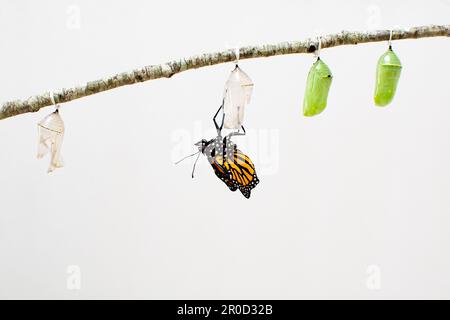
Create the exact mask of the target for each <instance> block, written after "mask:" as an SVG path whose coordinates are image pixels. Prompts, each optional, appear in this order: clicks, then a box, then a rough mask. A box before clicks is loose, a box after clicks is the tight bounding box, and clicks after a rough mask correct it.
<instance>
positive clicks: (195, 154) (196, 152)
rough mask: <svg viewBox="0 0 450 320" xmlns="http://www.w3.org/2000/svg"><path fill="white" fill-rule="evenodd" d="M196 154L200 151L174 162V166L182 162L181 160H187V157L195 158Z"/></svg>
mask: <svg viewBox="0 0 450 320" xmlns="http://www.w3.org/2000/svg"><path fill="white" fill-rule="evenodd" d="M197 153H200V151H197V152H194V153H193V154H190V155H188V156H186V157H184V158H183V159H181V160H178V161H177V162H175V164H179V163H180V162H181V161H183V160H185V159H187V158H189V157H192V156H195V155H196V154H197ZM199 156H200V154H199Z"/></svg>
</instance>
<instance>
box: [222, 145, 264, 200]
mask: <svg viewBox="0 0 450 320" xmlns="http://www.w3.org/2000/svg"><path fill="white" fill-rule="evenodd" d="M222 168H225V169H226V172H227V173H228V175H229V178H230V180H232V181H233V182H234V183H235V184H236V185H237V188H239V190H240V191H241V192H242V194H243V195H244V197H246V198H250V193H251V190H252V189H253V188H255V187H256V185H257V184H258V183H259V179H258V176H257V175H256V171H255V165H254V164H253V162H252V160H251V159H250V158H249V157H248V156H247V155H245V154H244V153H243V152H242V151H240V150H239V149H234V152H233V153H232V154H231V155H230V157H227V160H226V161H225V162H224V164H223V167H222Z"/></svg>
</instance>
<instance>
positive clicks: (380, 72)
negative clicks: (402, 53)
mask: <svg viewBox="0 0 450 320" xmlns="http://www.w3.org/2000/svg"><path fill="white" fill-rule="evenodd" d="M401 71H402V64H401V63H400V59H399V58H398V57H397V55H396V54H395V53H394V51H392V47H389V49H388V50H387V51H386V52H385V53H384V54H383V55H382V56H381V57H380V59H379V60H378V64H377V76H376V83H375V96H374V100H375V104H376V105H377V106H380V107H384V106H386V105H388V104H389V103H390V102H391V101H392V99H393V98H394V95H395V91H396V90H397V84H398V80H399V79H400V73H401Z"/></svg>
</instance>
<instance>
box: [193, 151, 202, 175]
mask: <svg viewBox="0 0 450 320" xmlns="http://www.w3.org/2000/svg"><path fill="white" fill-rule="evenodd" d="M198 158H200V152H199V153H198V156H197V159H195V162H194V166H193V167H192V179H194V171H195V166H196V164H197V161H198Z"/></svg>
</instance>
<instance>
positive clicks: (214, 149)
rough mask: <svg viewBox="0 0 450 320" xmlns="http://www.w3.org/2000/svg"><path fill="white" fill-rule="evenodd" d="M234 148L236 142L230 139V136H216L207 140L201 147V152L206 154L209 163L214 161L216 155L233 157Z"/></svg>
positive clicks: (226, 157) (223, 157)
mask: <svg viewBox="0 0 450 320" xmlns="http://www.w3.org/2000/svg"><path fill="white" fill-rule="evenodd" d="M235 150H236V144H235V143H234V142H232V141H231V139H230V138H228V137H225V138H223V137H222V136H220V135H219V136H217V137H216V138H214V139H211V140H209V141H208V142H207V143H206V145H205V147H204V148H203V151H202V152H203V154H204V155H206V157H207V158H208V161H209V162H210V163H213V162H214V159H215V158H216V157H221V158H222V159H224V160H226V159H233V154H234V151H235Z"/></svg>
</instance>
